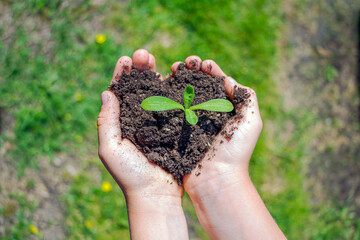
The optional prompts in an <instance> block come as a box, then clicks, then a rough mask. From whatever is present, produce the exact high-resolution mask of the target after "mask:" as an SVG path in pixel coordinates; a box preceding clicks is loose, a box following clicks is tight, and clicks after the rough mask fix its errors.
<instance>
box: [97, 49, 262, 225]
mask: <svg viewBox="0 0 360 240" xmlns="http://www.w3.org/2000/svg"><path fill="white" fill-rule="evenodd" d="M180 63H181V62H175V63H174V64H173V65H172V66H171V74H172V75H174V74H175V73H176V71H177V69H178V65H179V64H180ZM194 63H195V64H194ZM185 64H186V67H187V68H188V69H192V70H195V71H203V72H204V73H208V74H211V75H213V76H217V77H223V78H224V84H225V91H226V94H227V95H228V96H229V98H230V99H231V100H232V99H233V98H234V94H233V92H234V88H235V86H237V87H239V88H245V89H247V90H248V92H249V93H250V95H251V96H250V98H249V102H248V103H249V104H246V105H244V106H242V107H240V106H235V109H236V111H241V114H242V115H243V116H244V117H243V119H242V120H241V121H240V122H233V123H230V124H227V125H226V126H225V129H236V130H235V131H234V134H233V136H232V138H231V140H230V141H227V140H226V139H225V138H224V137H223V136H222V135H220V134H219V135H217V136H216V138H215V140H214V141H213V143H212V147H211V148H212V149H215V151H214V152H213V153H212V150H211V149H210V150H209V151H208V153H207V155H208V156H205V158H204V160H203V161H202V162H201V164H202V168H201V174H200V175H198V176H196V175H195V171H193V172H192V173H191V174H189V175H186V176H185V177H184V179H183V183H184V186H183V187H182V186H178V184H177V183H176V182H174V180H173V178H172V176H171V175H170V174H168V173H167V172H165V171H164V170H162V169H161V168H160V167H158V166H157V165H155V164H153V163H151V162H149V161H148V159H147V158H146V157H145V155H144V154H142V153H141V152H140V151H139V150H138V149H137V148H136V147H135V145H134V144H132V143H131V141H129V140H128V139H125V138H124V139H123V138H122V137H121V129H120V124H119V113H120V111H121V109H119V102H118V100H117V98H116V96H115V95H114V93H112V92H111V91H104V92H103V93H102V95H101V101H102V106H101V111H100V114H99V116H98V120H97V124H98V137H99V156H100V159H101V160H102V162H103V163H104V165H105V166H106V168H107V169H108V171H109V172H110V173H111V175H112V176H113V178H114V179H115V180H116V182H117V183H118V184H119V186H120V188H121V189H122V191H123V193H124V195H125V198H126V200H127V203H128V205H129V204H130V205H131V204H134V205H137V204H143V205H146V203H144V202H146V201H152V202H153V203H154V202H156V203H158V204H157V205H156V207H158V208H161V206H164V205H167V206H174V207H180V208H181V199H182V196H183V194H184V190H186V191H187V193H188V194H189V196H190V198H191V199H192V201H193V203H194V205H195V206H196V204H197V203H196V202H197V201H198V200H199V199H201V198H202V197H205V196H206V198H212V197H214V198H215V197H217V196H216V195H217V194H220V193H221V191H222V190H223V189H227V188H230V187H231V185H232V184H234V183H236V182H237V181H241V180H240V179H242V178H244V177H246V178H247V177H248V165H249V160H250V158H251V155H252V153H253V150H254V148H255V145H256V142H257V140H258V137H259V135H260V132H261V129H262V120H261V117H260V112H259V107H258V101H257V98H256V94H255V92H254V91H253V90H252V89H251V88H249V87H245V86H243V85H241V84H239V83H237V82H236V81H235V80H234V79H232V78H231V77H229V76H227V75H226V74H225V73H224V72H223V71H222V70H221V69H220V67H219V66H218V65H217V64H216V63H215V62H214V61H212V60H205V61H202V60H201V59H200V58H199V57H198V56H190V57H188V58H186V60H185ZM132 66H134V67H135V68H136V69H138V70H139V71H144V70H148V69H149V70H151V71H154V72H156V63H155V57H154V56H153V55H152V54H150V53H148V52H147V51H146V50H144V49H140V50H137V51H135V52H134V54H133V56H132V58H130V57H127V56H123V57H121V58H120V59H119V60H118V61H117V63H116V66H115V70H114V73H113V77H112V81H115V80H117V79H119V78H120V77H121V75H122V74H124V73H128V72H130V71H131V69H132ZM160 78H162V76H160ZM164 81H166V79H165V80H164ZM234 125H236V127H235V128H234ZM221 141H222V142H223V143H222V144H220V142H221ZM210 153H211V155H209V154H210ZM171 183H172V184H171ZM158 205H159V206H158ZM152 206H155V205H152ZM128 207H129V206H128ZM130 207H131V206H130ZM143 211H145V210H143ZM200 221H201V219H200Z"/></svg>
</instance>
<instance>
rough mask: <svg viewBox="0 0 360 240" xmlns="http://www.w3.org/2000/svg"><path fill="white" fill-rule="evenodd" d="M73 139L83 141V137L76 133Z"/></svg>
mask: <svg viewBox="0 0 360 240" xmlns="http://www.w3.org/2000/svg"><path fill="white" fill-rule="evenodd" d="M75 140H76V142H78V143H82V142H83V141H84V138H83V137H82V136H80V135H76V136H75Z"/></svg>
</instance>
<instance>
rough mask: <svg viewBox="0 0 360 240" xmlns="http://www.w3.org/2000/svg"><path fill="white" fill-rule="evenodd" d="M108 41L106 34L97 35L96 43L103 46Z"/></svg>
mask: <svg viewBox="0 0 360 240" xmlns="http://www.w3.org/2000/svg"><path fill="white" fill-rule="evenodd" d="M105 41H106V36H105V35H104V34H98V35H96V38H95V42H97V43H98V44H103V43H104V42H105Z"/></svg>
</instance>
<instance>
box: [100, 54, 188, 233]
mask: <svg viewBox="0 0 360 240" xmlns="http://www.w3.org/2000/svg"><path fill="white" fill-rule="evenodd" d="M132 65H134V66H135V67H136V68H137V69H138V70H140V71H141V70H145V69H150V70H152V71H155V58H154V56H153V55H151V54H149V53H148V52H147V51H146V50H137V51H136V52H135V53H134V54H133V58H132V59H131V58H130V57H126V56H124V57H121V58H120V59H119V60H118V62H117V63H116V67H115V70H114V74H113V78H112V81H114V80H115V79H119V78H120V76H121V74H122V73H123V71H125V72H129V71H130V70H131V67H132ZM101 101H102V106H101V111H100V114H99V116H98V120H97V124H98V136H99V157H100V159H101V161H102V162H103V163H104V165H105V166H106V168H107V169H108V171H109V172H110V173H111V175H112V176H113V178H114V179H115V180H116V181H117V183H118V184H119V186H120V188H121V189H122V191H123V193H124V195H125V198H126V202H127V207H128V214H129V219H130V231H131V236H132V239H186V238H187V228H186V221H185V217H184V214H183V211H182V206H181V198H182V196H183V193H184V190H183V188H182V187H180V186H178V184H177V183H176V182H174V180H173V178H172V176H171V175H170V174H168V173H166V172H165V171H164V170H162V169H161V168H160V167H158V166H157V165H155V164H152V163H150V162H149V161H148V159H147V158H146V157H145V156H144V154H143V153H141V152H140V151H139V150H138V149H137V148H136V147H135V145H133V144H132V143H131V141H129V140H128V139H122V138H121V129H120V123H119V114H120V111H121V109H119V102H118V100H117V98H116V96H115V95H114V94H113V93H112V92H110V91H105V92H103V93H102V95H101ZM172 182H173V183H172ZM170 183H172V184H170ZM169 220H170V221H169Z"/></svg>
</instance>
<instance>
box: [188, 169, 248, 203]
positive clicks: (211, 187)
mask: <svg viewBox="0 0 360 240" xmlns="http://www.w3.org/2000/svg"><path fill="white" fill-rule="evenodd" d="M204 175H205V174H204ZM200 176H201V174H200V175H199V176H198V177H200ZM251 184H252V182H251V179H250V176H249V172H248V171H247V169H244V170H237V171H228V172H221V173H209V172H206V178H205V177H204V178H203V179H202V180H200V181H197V184H193V185H191V186H189V187H188V188H186V187H187V185H185V189H186V192H187V193H188V194H189V196H190V198H191V199H192V201H193V202H194V203H196V202H199V201H203V200H204V199H208V200H210V199H214V198H217V197H219V196H222V195H228V194H227V193H231V192H232V191H234V189H237V190H239V189H241V188H242V187H244V186H246V185H251Z"/></svg>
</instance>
